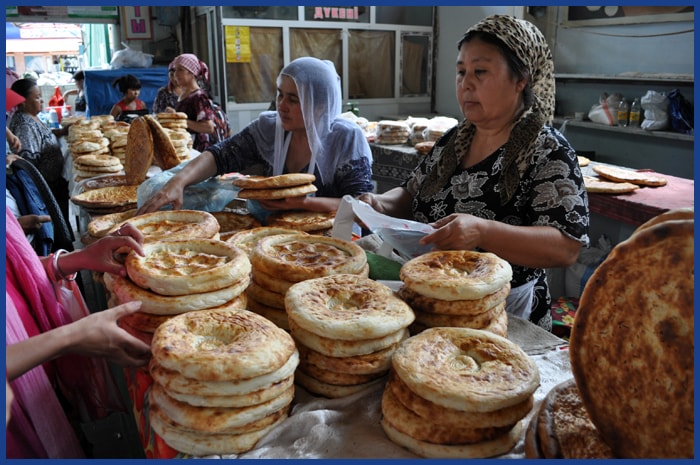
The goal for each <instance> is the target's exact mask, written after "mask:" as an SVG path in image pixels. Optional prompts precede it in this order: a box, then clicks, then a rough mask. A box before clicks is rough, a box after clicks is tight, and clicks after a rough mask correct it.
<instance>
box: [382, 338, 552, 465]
mask: <svg viewBox="0 0 700 465" xmlns="http://www.w3.org/2000/svg"><path fill="white" fill-rule="evenodd" d="M539 383H540V377H539V371H538V369H537V365H535V363H534V361H532V360H531V359H530V357H528V355H527V354H526V353H525V352H523V351H522V349H521V348H520V347H519V346H518V345H516V344H515V343H513V342H510V341H509V340H508V339H505V338H503V337H501V336H497V335H495V334H493V333H491V332H489V331H484V330H475V329H470V328H429V329H426V330H425V331H423V332H421V333H420V334H418V335H416V336H412V337H410V338H409V339H406V340H405V341H403V342H402V343H401V344H400V345H399V347H398V348H397V349H396V352H395V353H394V356H393V358H392V376H391V378H390V380H389V382H388V383H387V385H386V387H385V388H384V393H383V397H382V420H381V425H382V428H383V429H384V432H385V433H386V434H387V436H388V437H389V439H391V440H392V441H393V442H395V443H397V444H399V445H401V446H403V447H405V448H407V449H408V450H410V451H412V452H413V453H415V454H417V455H419V456H422V457H427V458H486V457H493V456H496V455H501V454H504V453H506V452H508V451H509V450H511V449H512V448H513V446H514V445H515V444H516V443H517V441H518V440H519V438H520V436H521V433H522V430H523V422H522V419H523V418H525V417H526V416H527V414H528V413H529V412H530V410H531V409H532V405H533V402H534V396H533V394H534V392H535V390H536V389H537V387H538V386H539Z"/></svg>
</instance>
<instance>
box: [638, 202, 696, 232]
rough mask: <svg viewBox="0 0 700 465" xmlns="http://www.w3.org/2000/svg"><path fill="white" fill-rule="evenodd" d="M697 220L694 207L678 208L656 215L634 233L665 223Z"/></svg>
mask: <svg viewBox="0 0 700 465" xmlns="http://www.w3.org/2000/svg"><path fill="white" fill-rule="evenodd" d="M694 219H695V208H694V207H686V208H677V209H674V210H668V211H665V212H663V213H661V214H659V215H656V216H655V217H653V218H651V219H650V220H648V221H646V222H645V223H644V224H642V225H640V226H639V227H638V228H637V229H636V230H635V231H634V232H635V233H636V232H639V231H642V230H644V229H647V228H650V227H651V226H654V225H656V224H659V223H663V222H664V221H678V220H683V221H685V220H694Z"/></svg>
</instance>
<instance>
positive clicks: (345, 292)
mask: <svg viewBox="0 0 700 465" xmlns="http://www.w3.org/2000/svg"><path fill="white" fill-rule="evenodd" d="M284 302H285V308H286V309H287V316H288V317H289V318H290V319H291V320H294V322H295V323H296V324H298V325H299V326H300V327H302V328H304V329H306V330H307V331H310V332H312V333H315V334H318V335H320V336H322V337H326V338H336V339H342V340H356V339H375V338H379V337H384V336H387V335H389V334H393V333H395V332H397V331H399V330H400V329H401V328H407V327H408V326H409V325H410V324H411V323H412V322H413V320H414V319H415V317H414V314H413V311H412V310H411V307H409V306H408V304H406V303H405V302H404V301H403V300H401V299H400V298H398V297H396V296H395V295H394V292H393V291H392V290H391V288H389V287H388V286H386V285H384V284H381V283H378V282H376V281H374V280H371V279H369V278H364V277H361V276H357V275H352V274H338V275H332V276H324V277H321V278H315V279H307V280H304V281H301V282H299V283H297V284H294V285H293V286H292V287H290V288H289V290H287V293H286V294H285V297H284Z"/></svg>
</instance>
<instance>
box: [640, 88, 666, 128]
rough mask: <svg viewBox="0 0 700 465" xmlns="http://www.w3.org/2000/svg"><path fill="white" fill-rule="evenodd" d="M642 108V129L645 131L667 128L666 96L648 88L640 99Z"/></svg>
mask: <svg viewBox="0 0 700 465" xmlns="http://www.w3.org/2000/svg"><path fill="white" fill-rule="evenodd" d="M641 102H642V108H643V109H644V121H642V129H646V130H647V131H660V130H663V129H666V128H668V125H669V115H668V104H669V101H668V97H667V96H666V95H664V94H662V93H659V92H656V91H653V90H648V91H647V93H646V94H644V96H643V97H642V99H641Z"/></svg>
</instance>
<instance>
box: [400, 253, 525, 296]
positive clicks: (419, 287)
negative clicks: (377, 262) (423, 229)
mask: <svg viewBox="0 0 700 465" xmlns="http://www.w3.org/2000/svg"><path fill="white" fill-rule="evenodd" d="M399 276H400V278H401V281H403V283H404V285H405V286H406V287H408V288H409V289H411V290H413V291H415V292H417V293H418V294H421V295H424V296H426V297H431V298H433V299H441V300H474V299H482V298H484V297H485V296H487V295H489V294H493V293H494V292H496V291H498V290H499V289H501V288H502V287H503V286H505V285H506V284H507V283H509V282H510V280H511V278H512V277H513V270H512V268H511V266H510V264H509V263H508V262H507V261H505V260H503V259H502V258H500V257H498V256H497V255H496V254H493V253H489V252H473V251H469V250H443V251H434V252H428V253H425V254H423V255H420V256H418V257H416V258H413V259H411V260H409V261H407V262H406V263H404V264H403V266H402V267H401V270H400V272H399Z"/></svg>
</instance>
